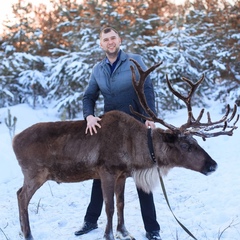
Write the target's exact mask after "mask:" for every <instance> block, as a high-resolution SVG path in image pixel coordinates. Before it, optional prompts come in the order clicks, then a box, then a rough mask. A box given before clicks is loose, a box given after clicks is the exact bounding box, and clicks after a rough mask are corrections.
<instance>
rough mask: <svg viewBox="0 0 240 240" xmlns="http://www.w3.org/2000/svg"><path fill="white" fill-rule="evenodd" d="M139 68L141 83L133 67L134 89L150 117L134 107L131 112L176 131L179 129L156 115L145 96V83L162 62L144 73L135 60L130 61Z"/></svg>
mask: <svg viewBox="0 0 240 240" xmlns="http://www.w3.org/2000/svg"><path fill="white" fill-rule="evenodd" d="M130 60H131V61H132V62H133V63H134V64H135V65H136V67H137V69H138V71H139V75H140V79H139V81H137V80H136V73H135V69H134V67H133V66H130V67H131V71H132V83H133V87H134V89H135V91H136V94H137V96H138V99H139V102H140V103H141V105H142V107H143V109H144V110H145V112H146V113H147V114H148V115H149V117H147V116H145V115H142V114H140V113H138V112H136V111H134V110H133V108H132V106H130V110H131V112H132V113H133V114H135V115H137V116H139V117H141V118H143V119H145V120H150V121H154V122H159V123H161V124H162V125H163V126H165V127H167V128H169V129H171V130H172V131H175V130H176V129H177V128H176V127H174V126H173V125H171V124H168V123H166V122H165V121H163V119H160V118H158V117H157V116H156V115H155V113H154V112H153V111H152V110H151V109H150V108H149V106H148V104H147V100H146V97H145V94H144V83H145V80H146V78H147V76H148V75H149V74H150V73H151V72H152V71H153V70H155V69H156V68H157V67H158V66H160V65H161V64H162V62H159V63H157V64H155V65H154V66H152V67H150V68H149V69H147V70H146V71H143V69H142V68H141V66H140V65H139V64H138V62H137V61H135V60H134V59H130Z"/></svg>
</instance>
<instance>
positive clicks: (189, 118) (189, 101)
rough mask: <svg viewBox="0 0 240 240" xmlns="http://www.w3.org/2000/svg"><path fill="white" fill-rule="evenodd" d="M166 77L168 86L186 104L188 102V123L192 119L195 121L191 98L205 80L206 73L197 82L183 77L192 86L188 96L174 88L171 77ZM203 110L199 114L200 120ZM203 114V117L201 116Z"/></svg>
mask: <svg viewBox="0 0 240 240" xmlns="http://www.w3.org/2000/svg"><path fill="white" fill-rule="evenodd" d="M166 79H167V85H168V88H169V89H170V91H171V92H172V93H173V94H174V95H175V96H176V97H177V98H179V99H181V100H182V101H183V102H184V103H185V104H186V107H187V110H188V121H187V122H188V124H190V123H191V121H192V120H194V121H195V118H194V117H193V113H192V106H191V99H192V95H193V94H194V92H195V91H196V89H197V88H198V86H199V85H200V84H201V83H202V81H203V80H204V74H203V75H202V77H201V78H200V79H199V80H198V81H197V82H196V83H193V82H192V81H190V80H189V79H187V78H185V77H182V80H183V81H184V82H186V83H187V84H188V85H190V87H191V90H190V92H189V93H188V96H187V97H184V96H183V95H182V94H180V93H179V92H177V91H176V90H174V88H173V87H172V84H171V83H170V81H169V79H168V76H167V75H166ZM203 111H204V110H202V111H201V112H200V114H199V116H198V119H199V121H200V119H201V117H202V115H203ZM200 116H201V117H200Z"/></svg>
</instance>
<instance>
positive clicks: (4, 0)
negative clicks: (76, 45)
mask: <svg viewBox="0 0 240 240" xmlns="http://www.w3.org/2000/svg"><path fill="white" fill-rule="evenodd" d="M17 1H18V0H0V9H1V14H0V33H1V32H2V29H3V27H2V23H3V20H4V19H5V18H6V16H9V17H10V16H11V12H12V8H11V6H12V4H14V3H16V2H17ZM29 1H31V0H29ZM183 1H184V0H176V1H175V0H172V2H177V3H181V2H183ZM48 2H49V0H33V1H32V3H33V4H36V5H38V4H39V3H43V4H47V3H48Z"/></svg>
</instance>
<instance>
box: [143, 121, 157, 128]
mask: <svg viewBox="0 0 240 240" xmlns="http://www.w3.org/2000/svg"><path fill="white" fill-rule="evenodd" d="M145 125H146V126H147V127H150V128H156V126H155V123H154V122H152V121H149V120H146V122H145Z"/></svg>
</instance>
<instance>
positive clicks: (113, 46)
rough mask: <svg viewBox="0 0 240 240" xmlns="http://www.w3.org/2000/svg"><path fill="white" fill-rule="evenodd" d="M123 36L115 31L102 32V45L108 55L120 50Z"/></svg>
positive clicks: (113, 54)
mask: <svg viewBox="0 0 240 240" xmlns="http://www.w3.org/2000/svg"><path fill="white" fill-rule="evenodd" d="M120 44H121V38H120V37H119V36H118V34H117V33H115V32H114V31H110V32H108V33H104V32H103V33H102V34H101V37H100V46H101V48H102V50H103V51H105V53H106V54H107V55H108V56H111V55H112V56H115V55H117V53H118V51H119V46H120Z"/></svg>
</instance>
